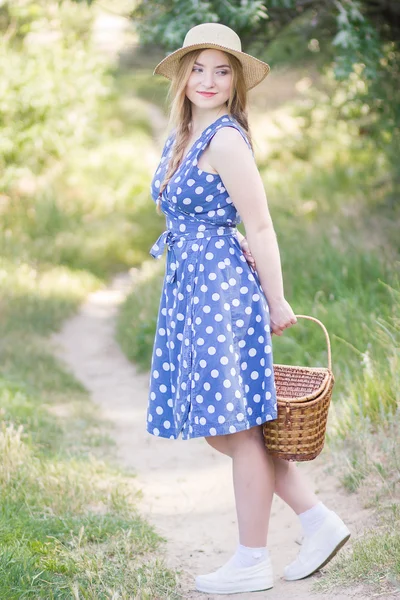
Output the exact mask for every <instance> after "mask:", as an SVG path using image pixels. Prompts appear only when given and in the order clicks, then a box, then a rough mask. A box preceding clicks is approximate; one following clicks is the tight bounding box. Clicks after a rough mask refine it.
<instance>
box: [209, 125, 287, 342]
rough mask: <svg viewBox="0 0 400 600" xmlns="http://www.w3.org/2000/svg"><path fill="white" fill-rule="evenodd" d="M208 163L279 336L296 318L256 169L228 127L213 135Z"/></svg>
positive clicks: (247, 150) (275, 331)
mask: <svg viewBox="0 0 400 600" xmlns="http://www.w3.org/2000/svg"><path fill="white" fill-rule="evenodd" d="M208 160H209V162H210V164H211V166H212V167H213V168H214V169H215V170H216V171H217V173H218V174H219V175H220V177H221V179H222V181H223V183H224V186H225V188H226V189H227V191H228V193H229V196H230V198H231V199H232V202H233V204H234V205H235V207H236V208H237V210H238V212H239V214H240V216H241V218H242V220H243V223H244V226H245V229H246V237H247V240H248V244H249V248H250V251H251V254H252V255H253V257H254V260H255V263H256V265H257V272H258V276H259V278H260V282H261V286H262V288H263V290H264V293H265V296H266V298H267V300H268V304H269V307H270V312H271V328H272V331H273V332H274V333H276V334H277V335H281V333H282V331H283V330H284V329H285V328H286V327H290V326H291V325H293V324H294V323H296V317H295V316H294V314H293V311H292V309H291V307H290V305H289V304H288V303H287V301H286V300H285V296H284V289H283V280H282V268H281V260H280V255H279V248H278V242H277V239H276V234H275V230H274V227H273V223H272V219H271V215H270V212H269V209H268V203H267V198H266V195H265V191H264V186H263V183H262V180H261V176H260V174H259V172H258V169H257V165H256V163H255V161H254V158H253V156H252V154H251V152H250V150H249V148H248V146H247V144H246V142H245V141H244V139H243V137H242V136H241V134H240V133H239V132H238V131H237V130H236V129H233V128H232V127H225V128H223V129H221V130H220V131H218V132H217V133H216V134H215V136H214V138H213V139H212V141H211V143H210V148H209V154H208Z"/></svg>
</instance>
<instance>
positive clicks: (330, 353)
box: [295, 315, 332, 371]
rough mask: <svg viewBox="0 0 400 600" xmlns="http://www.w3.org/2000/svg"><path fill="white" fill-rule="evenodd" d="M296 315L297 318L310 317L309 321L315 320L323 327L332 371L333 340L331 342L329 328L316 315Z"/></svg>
mask: <svg viewBox="0 0 400 600" xmlns="http://www.w3.org/2000/svg"><path fill="white" fill-rule="evenodd" d="M295 316H296V319H308V320H309V321H314V322H315V323H317V324H318V325H319V326H320V327H321V329H322V330H323V332H324V333H325V339H326V345H327V347H328V369H329V370H330V371H332V352H331V342H330V339H329V334H328V330H327V329H326V327H325V325H324V324H323V323H321V321H319V320H318V319H316V318H315V317H309V316H308V315H295Z"/></svg>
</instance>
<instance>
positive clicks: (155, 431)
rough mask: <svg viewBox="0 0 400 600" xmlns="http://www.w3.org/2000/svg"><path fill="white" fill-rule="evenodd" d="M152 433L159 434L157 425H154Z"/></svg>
mask: <svg viewBox="0 0 400 600" xmlns="http://www.w3.org/2000/svg"><path fill="white" fill-rule="evenodd" d="M153 433H154V435H160V430H159V429H157V427H154V429H153Z"/></svg>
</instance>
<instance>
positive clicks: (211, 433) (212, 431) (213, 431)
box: [210, 427, 217, 435]
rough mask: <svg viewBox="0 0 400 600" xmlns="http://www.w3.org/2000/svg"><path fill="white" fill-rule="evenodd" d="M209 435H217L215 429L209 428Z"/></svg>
mask: <svg viewBox="0 0 400 600" xmlns="http://www.w3.org/2000/svg"><path fill="white" fill-rule="evenodd" d="M210 435H217V430H216V429H215V427H211V429H210Z"/></svg>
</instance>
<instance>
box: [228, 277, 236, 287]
mask: <svg viewBox="0 0 400 600" xmlns="http://www.w3.org/2000/svg"><path fill="white" fill-rule="evenodd" d="M229 285H236V279H235V278H234V277H231V278H230V280H229Z"/></svg>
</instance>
